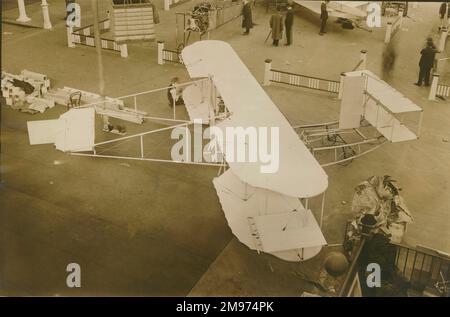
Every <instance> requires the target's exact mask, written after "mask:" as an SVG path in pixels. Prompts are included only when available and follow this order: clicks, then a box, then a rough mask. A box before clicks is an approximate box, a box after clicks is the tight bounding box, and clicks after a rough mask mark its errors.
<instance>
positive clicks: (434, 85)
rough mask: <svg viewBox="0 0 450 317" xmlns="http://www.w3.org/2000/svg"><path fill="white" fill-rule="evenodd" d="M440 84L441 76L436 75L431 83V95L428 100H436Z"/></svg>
mask: <svg viewBox="0 0 450 317" xmlns="http://www.w3.org/2000/svg"><path fill="white" fill-rule="evenodd" d="M438 82H439V74H437V73H434V74H433V80H432V81H431V88H430V95H429V96H428V100H435V99H436V93H437V87H438Z"/></svg>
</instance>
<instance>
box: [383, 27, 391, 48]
mask: <svg viewBox="0 0 450 317" xmlns="http://www.w3.org/2000/svg"><path fill="white" fill-rule="evenodd" d="M391 33H392V22H388V23H387V26H386V35H385V36H384V43H389V42H390V41H391Z"/></svg>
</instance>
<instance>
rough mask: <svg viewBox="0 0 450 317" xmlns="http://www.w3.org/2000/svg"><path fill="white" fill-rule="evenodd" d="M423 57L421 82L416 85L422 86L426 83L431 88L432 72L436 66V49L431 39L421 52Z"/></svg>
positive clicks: (420, 72) (420, 62)
mask: <svg viewBox="0 0 450 317" xmlns="http://www.w3.org/2000/svg"><path fill="white" fill-rule="evenodd" d="M420 54H421V57H420V61H419V67H420V71H419V80H418V81H417V83H414V85H417V86H419V87H420V86H422V82H424V81H425V86H430V72H431V69H432V68H433V65H434V57H435V55H436V47H435V46H434V44H433V40H432V39H431V38H428V39H427V45H426V47H425V48H424V49H422V50H421V51H420Z"/></svg>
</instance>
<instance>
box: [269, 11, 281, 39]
mask: <svg viewBox="0 0 450 317" xmlns="http://www.w3.org/2000/svg"><path fill="white" fill-rule="evenodd" d="M270 28H271V29H272V39H273V46H278V42H279V41H280V39H282V38H283V16H282V15H281V7H280V6H278V7H277V12H275V13H274V14H272V16H271V17H270Z"/></svg>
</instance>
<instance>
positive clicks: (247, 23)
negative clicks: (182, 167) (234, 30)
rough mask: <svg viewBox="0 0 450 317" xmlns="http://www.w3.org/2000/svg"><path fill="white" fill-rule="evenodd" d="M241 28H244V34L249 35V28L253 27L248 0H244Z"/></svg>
mask: <svg viewBox="0 0 450 317" xmlns="http://www.w3.org/2000/svg"><path fill="white" fill-rule="evenodd" d="M242 28H243V29H245V32H244V33H243V34H244V35H249V34H250V29H251V28H253V18H252V6H251V5H250V2H249V1H248V0H244V7H243V8H242Z"/></svg>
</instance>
